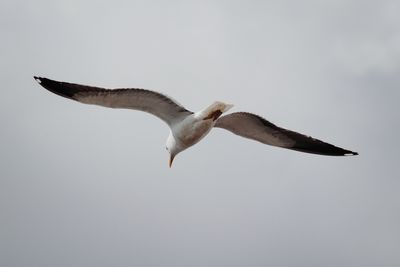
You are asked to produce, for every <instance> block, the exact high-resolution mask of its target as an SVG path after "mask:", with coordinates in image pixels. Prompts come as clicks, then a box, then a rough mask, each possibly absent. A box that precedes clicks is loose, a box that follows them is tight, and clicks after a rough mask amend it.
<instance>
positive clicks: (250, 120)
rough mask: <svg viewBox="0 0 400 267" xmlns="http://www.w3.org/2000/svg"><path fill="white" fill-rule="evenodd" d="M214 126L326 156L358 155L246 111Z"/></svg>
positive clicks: (270, 142)
mask: <svg viewBox="0 0 400 267" xmlns="http://www.w3.org/2000/svg"><path fill="white" fill-rule="evenodd" d="M214 127H218V128H223V129H226V130H228V131H230V132H232V133H234V134H237V135H240V136H242V137H245V138H250V139H253V140H256V141H259V142H261V143H264V144H268V145H272V146H278V147H283V148H288V149H292V150H297V151H301V152H307V153H313V154H320V155H328V156H345V155H358V153H357V152H353V151H350V150H346V149H343V148H340V147H337V146H334V145H331V144H328V143H325V142H323V141H321V140H318V139H315V138H312V137H311V136H306V135H303V134H300V133H297V132H294V131H290V130H287V129H283V128H280V127H278V126H276V125H275V124H273V123H271V122H269V121H267V120H265V119H264V118H262V117H260V116H258V115H254V114H251V113H247V112H236V113H232V114H228V115H226V116H222V117H221V118H219V119H218V120H217V122H216V124H215V126H214Z"/></svg>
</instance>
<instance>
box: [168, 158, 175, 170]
mask: <svg viewBox="0 0 400 267" xmlns="http://www.w3.org/2000/svg"><path fill="white" fill-rule="evenodd" d="M174 158H175V156H173V155H170V156H169V167H170V168H171V166H172V162H173V161H174Z"/></svg>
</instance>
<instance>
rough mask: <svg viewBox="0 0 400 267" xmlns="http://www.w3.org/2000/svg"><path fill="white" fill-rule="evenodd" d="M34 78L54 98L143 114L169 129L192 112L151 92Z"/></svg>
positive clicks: (163, 96) (167, 98) (161, 95)
mask: <svg viewBox="0 0 400 267" xmlns="http://www.w3.org/2000/svg"><path fill="white" fill-rule="evenodd" d="M34 78H35V80H36V81H37V82H38V83H39V84H40V85H41V86H43V87H44V88H46V89H47V90H49V91H50V92H53V93H55V94H57V95H60V96H63V97H66V98H69V99H72V100H76V101H78V102H81V103H85V104H92V105H99V106H104V107H109V108H124V109H135V110H141V111H145V112H148V113H151V114H153V115H155V116H157V117H159V118H160V119H162V120H163V121H165V122H166V123H167V124H168V125H169V126H171V125H173V124H174V123H175V122H179V121H181V120H182V119H183V118H185V117H186V116H188V115H190V114H192V113H193V112H191V111H189V110H187V109H185V108H184V107H183V106H182V105H180V104H178V103H177V102H175V101H174V100H172V99H171V98H169V97H167V96H165V95H163V94H160V93H157V92H154V91H150V90H145V89H133V88H132V89H104V88H99V87H93V86H86V85H80V84H74V83H67V82H59V81H54V80H50V79H47V78H41V77H34Z"/></svg>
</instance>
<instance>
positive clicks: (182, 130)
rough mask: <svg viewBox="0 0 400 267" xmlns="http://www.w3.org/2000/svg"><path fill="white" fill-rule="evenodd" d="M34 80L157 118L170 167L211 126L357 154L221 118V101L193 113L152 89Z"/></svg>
mask: <svg viewBox="0 0 400 267" xmlns="http://www.w3.org/2000/svg"><path fill="white" fill-rule="evenodd" d="M34 78H35V79H36V80H37V81H38V82H39V83H40V84H41V85H42V86H43V87H44V88H46V89H47V90H49V91H51V92H53V93H55V94H57V95H60V96H63V97H66V98H69V99H72V100H76V101H78V102H81V103H85V104H93V105H100V106H105V107H110V108H126V109H135V110H141V111H145V112H148V113H151V114H153V115H155V116H157V117H159V118H160V119H162V120H163V121H164V122H165V123H167V124H168V126H169V127H170V133H169V136H168V138H167V143H166V148H167V150H168V152H169V153H170V162H169V164H170V166H171V164H172V161H173V159H174V157H175V156H176V155H177V154H178V153H180V152H182V151H183V150H185V149H187V148H189V147H191V146H193V145H195V144H196V143H198V142H199V141H200V140H201V139H203V138H204V137H205V136H206V135H207V134H208V133H209V132H210V131H211V129H213V128H214V127H216V128H223V129H226V130H228V131H231V132H232V133H234V134H237V135H240V136H242V137H245V138H250V139H253V140H256V141H259V142H261V143H264V144H268V145H273V146H278V147H283V148H288V149H292V150H297V151H301V152H307V153H313V154H321V155H330V156H344V155H357V154H358V153H357V152H352V151H350V150H346V149H343V148H339V147H336V146H334V145H331V144H328V143H325V142H323V141H320V140H318V139H314V138H312V137H310V136H305V135H302V134H299V133H296V132H294V131H290V130H287V129H283V128H280V127H278V126H276V125H274V124H272V123H270V122H269V121H267V120H265V119H263V118H262V117H260V116H257V115H254V114H251V113H247V112H235V113H231V114H228V115H225V116H222V117H221V115H222V114H224V113H225V112H226V111H228V110H229V109H230V108H232V105H230V104H225V103H223V102H218V101H217V102H214V103H213V104H212V105H210V106H209V107H207V108H205V109H203V110H200V111H198V112H195V113H193V112H191V111H189V110H187V109H186V108H184V107H183V106H182V105H180V104H178V103H177V102H175V101H174V100H172V99H171V98H169V97H167V96H165V95H162V94H160V93H157V92H154V91H151V90H146V89H103V88H99V87H93V86H85V85H79V84H73V83H66V82H58V81H54V80H50V79H47V78H40V77H34Z"/></svg>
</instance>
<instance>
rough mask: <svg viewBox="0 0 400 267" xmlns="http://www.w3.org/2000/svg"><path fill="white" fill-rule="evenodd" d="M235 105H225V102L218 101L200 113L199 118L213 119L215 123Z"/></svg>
mask: <svg viewBox="0 0 400 267" xmlns="http://www.w3.org/2000/svg"><path fill="white" fill-rule="evenodd" d="M232 107H233V105H231V104H225V103H223V102H219V101H216V102H214V103H213V104H211V105H210V106H209V107H207V108H206V109H204V110H202V111H200V112H199V117H200V118H202V119H203V120H209V119H212V120H213V121H215V120H217V119H218V118H219V117H220V116H221V115H222V114H223V113H224V112H227V111H228V110H229V109H231V108H232Z"/></svg>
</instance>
